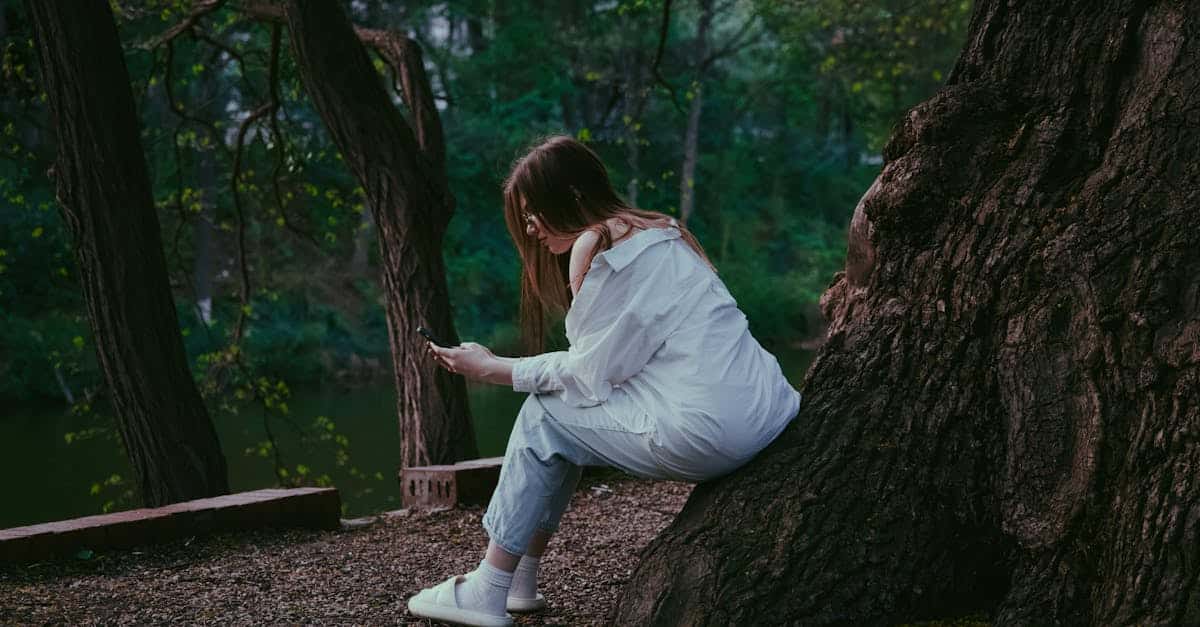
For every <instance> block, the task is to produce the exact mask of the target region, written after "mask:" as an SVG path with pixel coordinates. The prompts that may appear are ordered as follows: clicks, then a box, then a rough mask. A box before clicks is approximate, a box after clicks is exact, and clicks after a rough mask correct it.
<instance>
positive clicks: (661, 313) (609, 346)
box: [513, 274, 671, 407]
mask: <svg viewBox="0 0 1200 627" xmlns="http://www.w3.org/2000/svg"><path fill="white" fill-rule="evenodd" d="M616 276H619V275H616ZM608 278H609V279H613V278H614V275H611V274H610V275H609V277H608ZM652 278H657V277H640V278H639V282H641V283H643V285H639V286H637V287H636V288H634V289H627V288H628V287H630V286H629V283H630V277H628V276H625V277H620V278H619V279H617V280H606V281H604V283H603V284H602V285H601V286H600V290H601V291H600V293H599V295H598V297H597V298H596V299H594V301H593V302H595V303H596V305H595V306H593V307H591V310H590V311H587V312H584V315H583V316H581V318H582V319H583V320H585V321H586V322H584V323H582V324H581V325H580V328H579V330H578V333H577V337H576V340H575V342H574V343H573V344H572V345H571V347H570V349H568V350H565V351H556V352H551V353H543V354H541V355H535V356H533V357H522V358H520V359H518V360H517V361H516V363H514V364H513V390H515V391H517V392H532V393H544V392H555V393H558V395H559V396H560V398H561V399H562V401H563V402H564V403H566V404H568V405H571V406H574V407H592V406H595V405H599V404H601V403H603V402H604V401H605V400H607V399H608V397H609V395H610V394H611V393H612V390H613V387H615V386H618V385H620V384H621V383H623V382H624V381H626V380H628V379H629V378H630V377H632V376H634V375H636V374H637V373H639V372H641V370H642V368H644V367H645V366H646V364H647V363H648V362H649V361H650V359H651V358H652V357H653V356H654V353H655V352H657V351H658V349H659V348H661V347H662V345H663V344H664V342H665V341H666V332H667V327H668V326H669V325H668V324H665V323H666V320H665V319H664V318H665V317H666V316H667V315H668V313H667V311H666V309H667V308H669V306H670V302H671V297H670V295H669V294H668V293H666V292H668V291H669V290H663V289H662V288H661V284H659V287H658V289H655V287H654V285H655V281H653V280H646V279H652ZM622 279H623V280H622Z"/></svg>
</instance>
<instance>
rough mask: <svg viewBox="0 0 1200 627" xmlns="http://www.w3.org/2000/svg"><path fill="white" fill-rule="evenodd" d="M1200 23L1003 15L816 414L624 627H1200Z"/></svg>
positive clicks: (861, 287) (924, 121) (894, 158)
mask: <svg viewBox="0 0 1200 627" xmlns="http://www.w3.org/2000/svg"><path fill="white" fill-rule="evenodd" d="M1197 58H1200V5H1198V4H1197V3H1194V2H1183V1H1182V0H1169V1H1160V2H1134V1H1132V0H1105V1H1103V2H1092V1H1084V0H1066V1H1064V2H1053V3H1047V2H1035V1H1033V0H980V1H979V2H978V3H977V4H976V8H975V15H974V17H973V19H972V22H971V28H970V35H969V37H968V41H967V44H966V47H965V48H964V50H963V52H962V54H961V56H960V58H959V60H958V63H957V66H956V67H955V69H954V71H953V72H952V73H951V76H950V78H949V80H948V84H947V85H946V86H945V87H944V88H943V89H942V90H941V91H940V92H939V93H938V94H937V95H935V96H934V97H933V98H931V99H930V100H929V101H927V102H925V103H923V104H921V105H919V106H917V107H915V108H914V109H913V110H912V111H910V112H909V113H908V115H907V116H906V117H905V118H904V119H903V121H902V122H901V124H900V125H899V126H898V127H897V130H896V131H895V135H894V137H893V138H892V139H891V141H890V142H889V144H888V146H887V148H886V149H885V151H884V156H885V159H886V165H885V166H884V169H883V171H882V173H881V174H880V175H879V178H878V179H877V180H876V181H875V183H874V185H872V187H871V189H870V190H869V191H868V192H867V193H866V195H865V196H864V197H863V199H862V201H861V202H860V204H859V206H858V208H857V210H856V211H855V216H854V220H853V222H852V224H851V233H850V245H849V250H848V254H847V263H846V270H845V272H844V273H840V274H839V275H838V277H837V279H836V280H835V282H834V283H833V285H832V286H831V287H830V289H829V291H828V292H826V294H825V296H824V297H823V298H822V305H823V308H824V309H825V311H826V314H827V317H828V318H829V319H830V321H831V324H830V328H829V333H828V341H827V342H826V344H825V346H824V347H823V348H822V350H821V352H820V354H819V355H818V356H817V359H816V361H815V363H814V364H813V366H812V367H811V369H810V371H809V373H808V376H807V379H806V382H805V401H804V409H803V410H802V411H801V414H800V416H799V418H798V419H797V420H796V421H795V423H794V424H793V425H791V426H790V427H789V428H788V429H787V430H786V431H785V433H784V434H783V436H782V437H781V438H779V440H777V441H776V442H775V443H774V444H772V445H771V446H770V447H769V448H768V449H767V450H766V451H765V452H764V453H762V454H760V455H759V456H758V458H756V459H755V460H754V461H753V462H751V463H750V464H749V465H747V466H746V467H745V468H743V469H741V470H739V471H738V472H736V473H734V474H732V475H731V476H728V477H726V478H723V479H720V480H717V481H713V482H711V483H707V484H704V485H701V486H699V487H698V488H697V489H696V491H695V492H694V493H693V495H692V497H691V498H690V499H689V502H688V504H687V505H686V507H685V508H684V509H683V511H682V512H681V513H680V514H679V516H678V518H677V519H676V520H675V521H674V523H673V524H672V525H671V526H670V527H669V528H668V529H667V530H666V531H664V532H663V534H662V535H661V536H660V537H659V538H658V539H656V540H655V541H654V543H653V544H652V545H651V546H650V547H648V549H647V550H646V552H645V553H644V559H643V561H642V563H641V564H640V566H639V567H638V569H637V571H636V572H635V573H634V575H633V576H632V577H631V579H630V581H629V582H628V583H627V584H626V586H625V590H624V597H623V598H624V599H625V601H624V603H623V604H622V606H621V607H619V608H617V609H616V611H615V613H614V616H613V620H614V622H616V623H618V624H648V623H655V624H667V623H672V624H673V623H681V624H721V625H725V624H741V625H751V624H776V623H791V624H830V623H839V624H894V623H900V622H912V621H916V620H921V619H935V618H950V617H956V616H962V615H966V614H972V613H977V612H980V613H985V614H987V615H989V616H991V617H992V620H994V622H995V623H996V624H1005V625H1007V624H1040V625H1050V624H1060V625H1067V624H1070V625H1075V624H1097V625H1128V624H1141V625H1167V624H1189V625H1195V624H1200V583H1198V577H1200V568H1198V565H1200V479H1198V477H1200V229H1198V228H1197V227H1196V224H1197V220H1198V219H1200V209H1198V208H1197V195H1198V194H1200V151H1197V150H1196V147H1197V145H1200V113H1198V112H1197V111H1198V110H1197V108H1196V101H1195V94H1196V93H1197V90H1200V64H1198V63H1197V62H1196V60H1197Z"/></svg>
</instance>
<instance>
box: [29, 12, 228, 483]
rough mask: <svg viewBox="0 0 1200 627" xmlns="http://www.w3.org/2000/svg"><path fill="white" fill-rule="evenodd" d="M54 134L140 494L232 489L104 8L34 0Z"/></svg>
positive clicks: (100, 351)
mask: <svg viewBox="0 0 1200 627" xmlns="http://www.w3.org/2000/svg"><path fill="white" fill-rule="evenodd" d="M25 6H26V10H27V11H28V13H29V15H30V16H31V18H32V22H33V26H34V34H35V39H36V40H37V48H38V61H39V64H40V68H41V74H42V81H43V84H44V86H45V89H46V94H47V96H48V101H49V105H50V114H51V118H52V119H53V124H54V128H55V131H56V135H57V141H58V156H57V158H56V160H55V165H54V173H53V176H54V177H55V179H56V184H57V194H58V201H59V206H60V209H61V210H62V215H63V219H64V221H65V222H66V223H67V226H68V227H69V229H70V231H71V236H72V239H73V242H74V247H75V255H76V258H77V260H78V262H79V272H80V283H82V285H83V292H84V298H85V301H86V303H87V308H88V318H89V319H90V321H91V325H92V331H93V333H94V335H95V339H96V352H97V355H98V356H99V361H100V367H101V369H102V370H103V371H104V377H105V380H106V382H107V383H108V387H109V391H110V393H111V395H112V399H113V403H114V405H115V408H116V412H117V422H118V424H119V426H120V431H121V437H122V439H123V441H124V443H125V450H126V451H127V452H128V454H129V458H130V462H131V465H132V466H133V471H134V475H135V477H136V479H137V482H138V487H139V489H140V492H141V496H142V500H143V501H144V503H145V504H146V505H150V506H158V505H165V504H167V503H173V502H176V501H183V500H188V499H194V498H201V497H206V496H213V495H217V494H224V493H226V492H228V491H229V487H228V482H227V478H226V470H225V458H224V456H223V455H222V454H221V448H220V445H219V443H218V442H217V434H216V431H215V430H214V429H213V424H212V421H211V420H209V417H208V412H207V411H206V410H205V408H204V403H203V401H202V400H201V399H200V395H199V393H198V392H197V391H196V387H195V384H194V383H193V381H192V374H191V371H190V370H189V369H188V364H187V356H186V355H185V353H184V350H183V341H182V338H181V337H180V335H179V326H178V322H177V319H176V312H175V303H174V302H173V300H172V298H171V292H170V289H169V285H168V282H167V268H166V259H165V257H164V255H163V250H162V240H161V234H160V232H159V225H158V216H157V215H156V214H155V211H154V203H153V199H152V198H151V195H150V180H149V178H148V176H147V174H146V161H145V157H144V156H143V154H142V148H141V144H140V142H139V140H138V121H137V114H136V112H135V110H134V104H133V96H132V94H131V92H130V90H129V74H128V72H127V71H126V68H125V61H124V55H123V54H122V52H121V43H120V40H119V39H118V38H117V29H116V25H115V24H114V22H113V18H112V13H111V12H110V10H109V7H108V3H107V2H103V1H102V0H89V1H88V2H79V1H77V0H30V1H29V2H27V3H26V5H25Z"/></svg>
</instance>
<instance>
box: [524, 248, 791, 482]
mask: <svg viewBox="0 0 1200 627" xmlns="http://www.w3.org/2000/svg"><path fill="white" fill-rule="evenodd" d="M565 325H566V332H567V340H568V342H569V343H570V348H569V350H565V351H557V352H550V353H544V354H541V355H536V356H533V357H523V358H520V359H518V360H517V361H516V362H515V363H514V364H513V372H512V376H513V390H515V391H518V392H532V393H554V394H556V395H557V396H558V397H559V398H560V399H561V400H562V401H563V402H564V403H565V404H567V405H570V406H574V407H581V408H583V407H595V406H599V407H601V408H603V410H604V411H605V412H606V413H607V414H608V415H609V416H610V417H612V418H614V419H615V420H616V421H617V422H619V423H621V424H623V425H626V426H627V427H628V429H629V430H631V431H634V432H645V433H648V434H650V436H651V450H652V451H654V453H655V455H656V457H657V458H658V462H659V463H660V464H661V465H662V466H663V467H664V468H667V469H669V470H672V471H674V472H675V473H677V474H680V475H682V476H684V477H687V476H691V475H696V476H700V475H703V474H704V473H701V472H697V471H696V469H697V468H702V467H703V468H709V469H711V468H713V467H714V466H715V467H721V468H726V467H727V468H728V469H730V470H732V469H733V468H736V467H737V466H739V465H741V464H742V463H744V462H745V461H747V460H749V459H750V458H751V457H753V456H754V455H755V454H756V453H758V451H760V450H761V449H762V448H763V447H765V446H766V445H767V444H769V443H770V442H771V441H772V440H774V439H775V437H776V436H777V435H778V434H779V433H780V432H781V431H782V430H783V428H784V427H785V426H787V424H788V422H789V421H790V420H791V419H792V418H793V417H795V416H796V414H797V412H798V410H799V407H800V393H799V392H798V391H796V390H795V389H794V388H793V387H792V386H791V384H789V383H788V381H787V379H786V378H785V377H784V375H783V371H782V369H781V368H780V366H779V362H778V360H776V359H775V357H774V356H773V355H771V354H770V353H768V352H767V351H766V350H765V349H763V347H762V346H761V345H760V344H759V343H758V341H757V340H755V339H754V337H753V336H752V335H751V334H750V331H749V328H748V326H747V322H746V316H745V315H744V314H743V313H742V312H741V311H740V310H739V309H738V308H737V303H736V301H734V299H733V297H732V296H730V294H729V291H728V290H727V289H726V288H725V285H724V283H722V282H721V280H720V279H719V278H718V277H717V275H716V274H715V273H714V272H713V271H712V269H710V268H709V267H708V265H707V264H706V263H705V262H704V260H703V259H701V258H700V256H699V255H697V254H696V252H695V251H694V250H692V248H691V247H690V246H688V245H687V242H686V241H685V240H683V239H682V238H681V236H680V232H679V230H678V229H677V228H675V227H665V228H651V229H646V230H643V231H639V232H637V233H635V234H633V235H631V236H629V237H628V238H627V239H625V240H623V241H621V242H618V243H617V244H615V245H614V246H612V247H611V248H609V249H608V250H605V251H602V252H600V253H597V254H596V255H595V257H594V258H593V259H592V262H591V266H590V267H589V269H588V272H587V274H586V276H585V277H584V280H583V284H582V286H581V287H580V288H579V293H578V294H577V295H576V296H575V298H574V301H573V302H572V304H571V307H570V309H569V310H568V312H567V317H566V321H565Z"/></svg>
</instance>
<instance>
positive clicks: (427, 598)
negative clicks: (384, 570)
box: [408, 575, 513, 627]
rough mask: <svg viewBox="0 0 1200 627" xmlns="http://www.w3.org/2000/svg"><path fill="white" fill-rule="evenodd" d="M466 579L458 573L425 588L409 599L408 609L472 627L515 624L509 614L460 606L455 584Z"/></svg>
mask: <svg viewBox="0 0 1200 627" xmlns="http://www.w3.org/2000/svg"><path fill="white" fill-rule="evenodd" d="M464 579H465V577H463V576H462V575H457V576H454V577H451V578H449V579H447V580H445V581H443V582H442V583H439V584H438V585H436V586H434V587H432V588H425V589H424V590H422V591H420V592H418V593H417V594H416V595H414V596H413V598H411V599H409V600H408V611H409V612H411V613H412V615H413V616H417V617H419V618H431V619H433V620H440V621H443V622H446V623H452V624H455V625H470V626H471V627H510V626H511V625H512V624H513V620H512V617H511V616H509V615H508V614H505V615H504V616H496V615H495V614H485V613H483V612H479V611H476V610H468V609H464V608H461V607H459V606H458V601H457V600H456V599H455V598H454V584H455V583H457V582H459V581H463V580H464Z"/></svg>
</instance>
